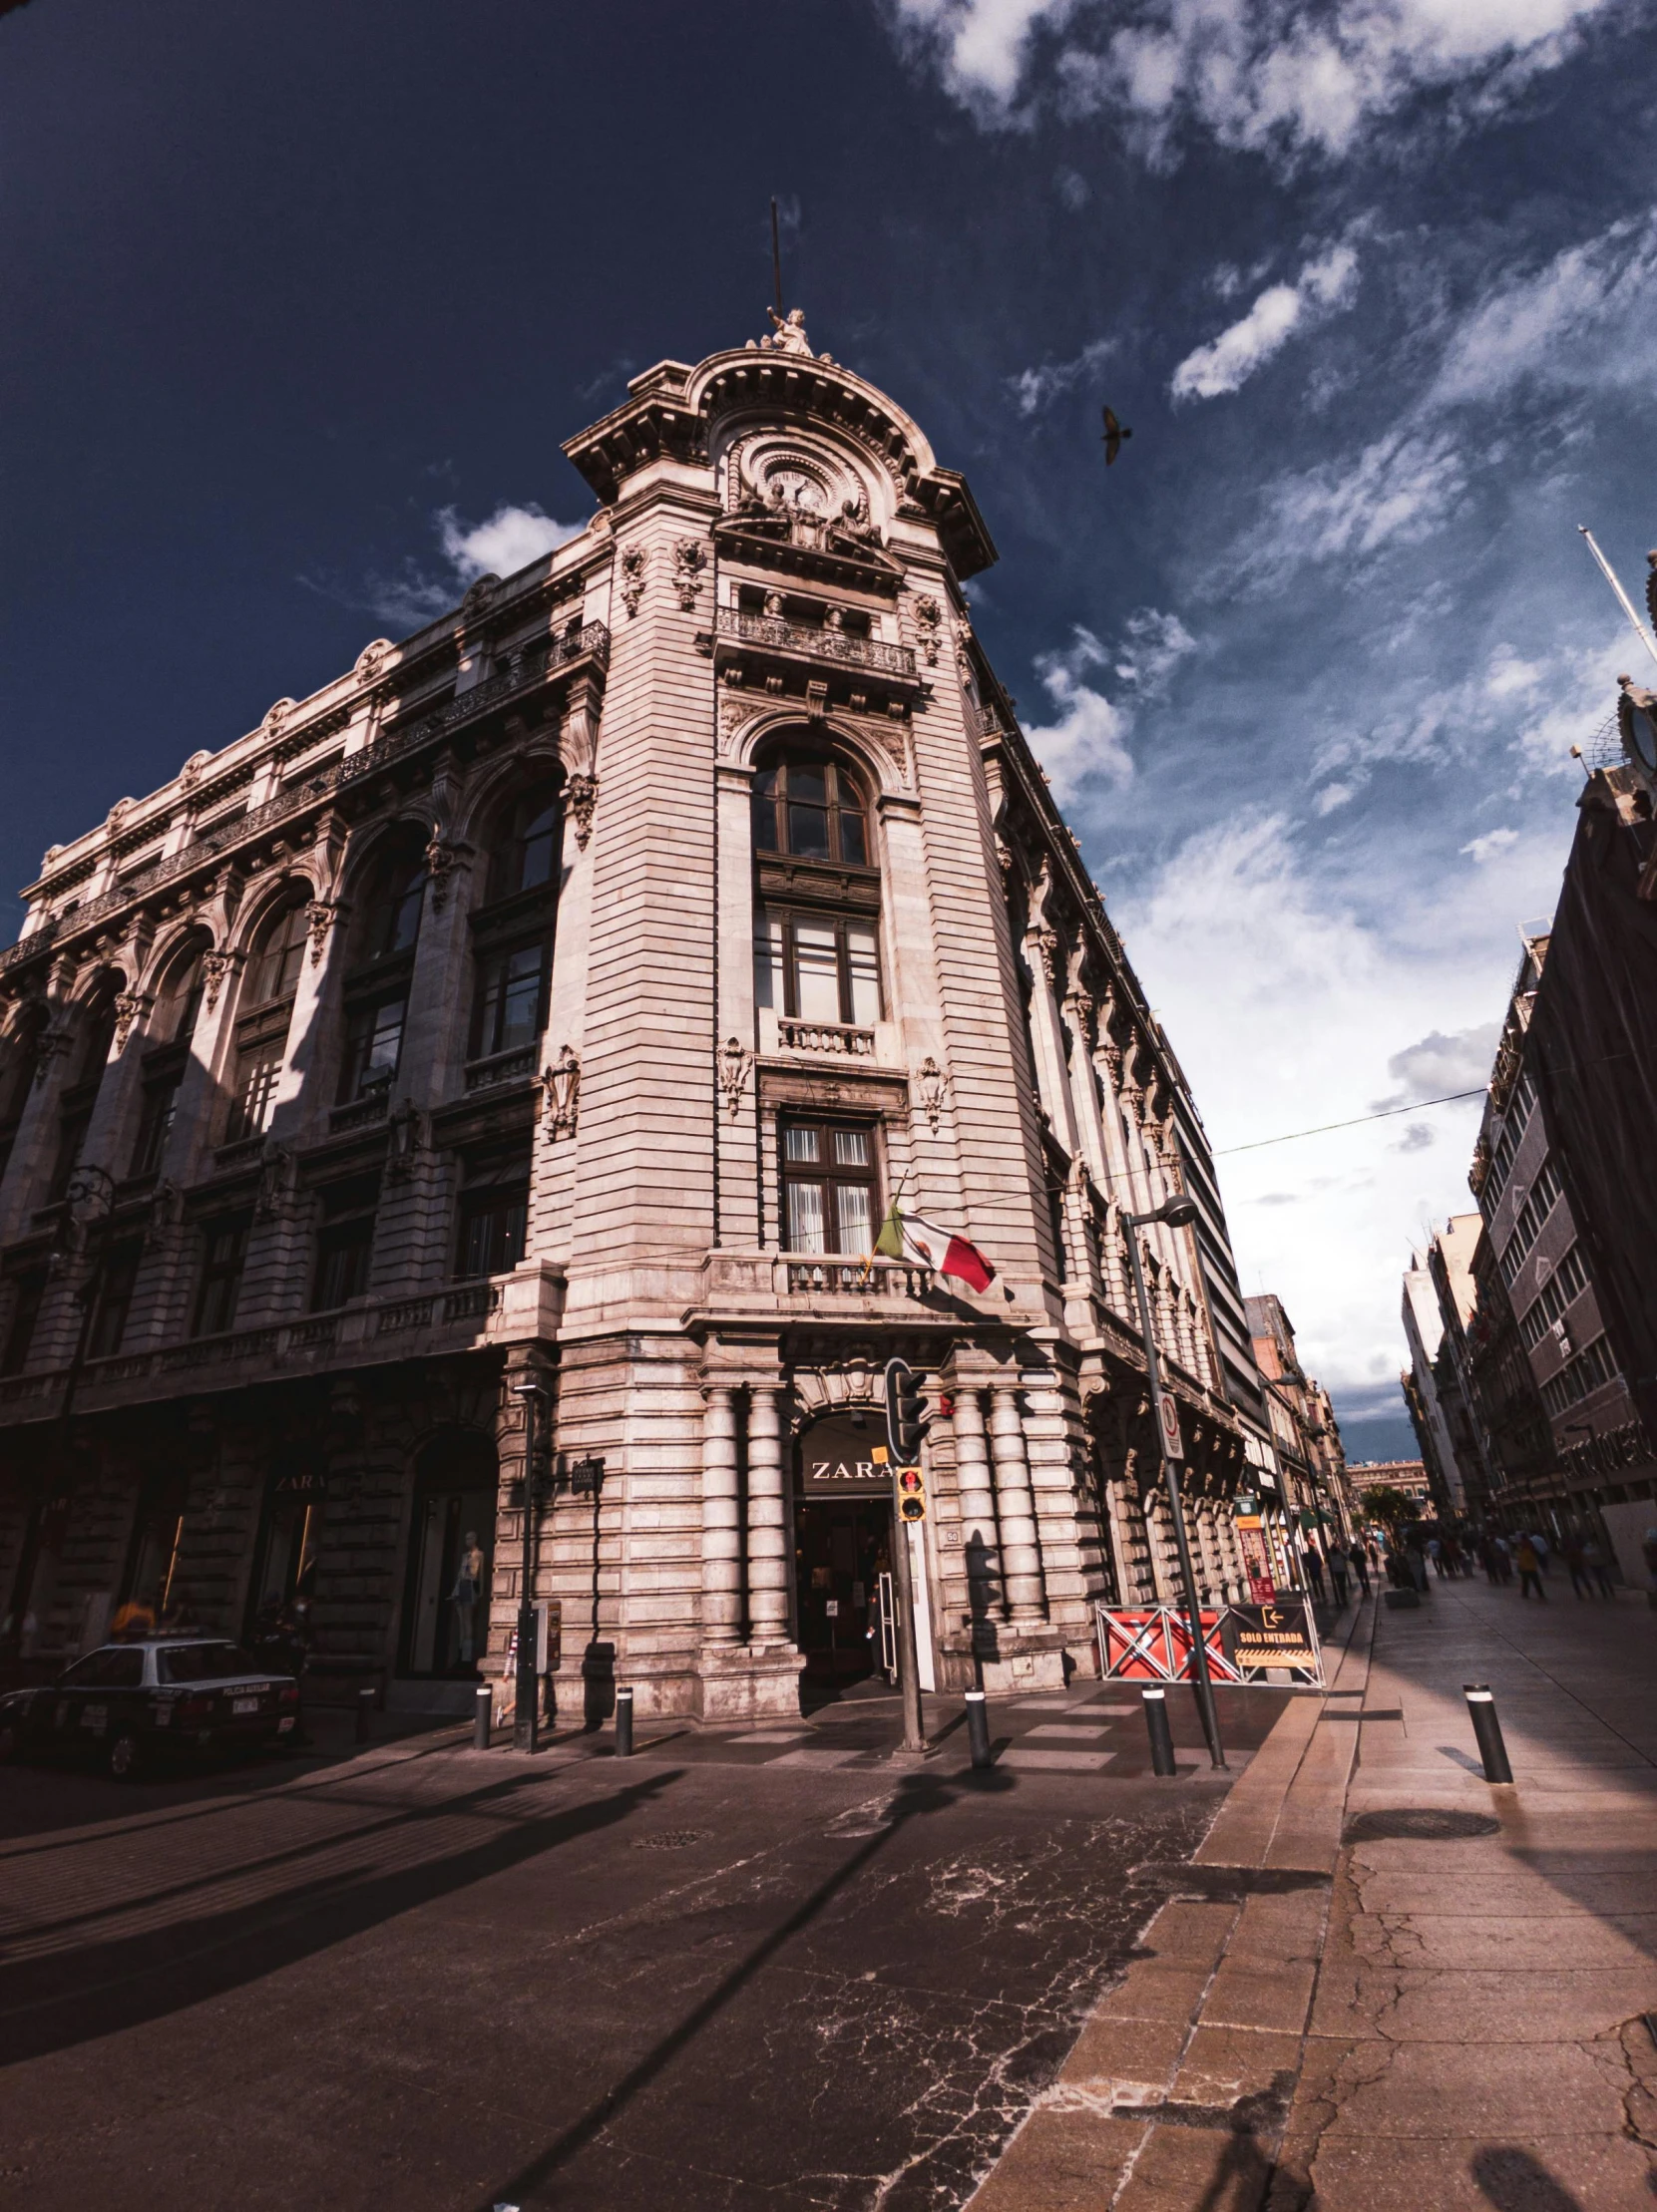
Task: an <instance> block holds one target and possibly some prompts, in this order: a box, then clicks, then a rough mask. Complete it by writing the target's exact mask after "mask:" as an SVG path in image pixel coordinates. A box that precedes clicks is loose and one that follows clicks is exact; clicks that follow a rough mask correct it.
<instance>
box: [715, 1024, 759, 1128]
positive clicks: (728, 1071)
mask: <svg viewBox="0 0 1657 2212" xmlns="http://www.w3.org/2000/svg"><path fill="white" fill-rule="evenodd" d="M753 1064H754V1056H753V1054H752V1053H751V1052H750V1051H749V1050H748V1048H747V1046H746V1045H745V1044H744V1043H743V1042H742V1040H741V1038H740V1037H727V1038H726V1039H725V1041H724V1043H723V1044H722V1045H721V1046H720V1048H719V1088H720V1089H721V1090H722V1091H723V1092H724V1094H725V1111H726V1112H727V1113H728V1114H729V1116H730V1118H731V1120H732V1121H734V1120H735V1119H736V1117H737V1115H738V1114H739V1113H740V1112H741V1111H742V1100H743V1097H744V1095H745V1093H746V1091H747V1088H748V1071H749V1069H750V1068H751V1067H752V1066H753Z"/></svg>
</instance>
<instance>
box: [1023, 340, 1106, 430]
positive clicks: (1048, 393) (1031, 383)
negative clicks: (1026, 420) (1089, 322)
mask: <svg viewBox="0 0 1657 2212" xmlns="http://www.w3.org/2000/svg"><path fill="white" fill-rule="evenodd" d="M1115 344H1116V341H1115V339H1114V338H1095V339H1094V341H1093V343H1092V344H1091V345H1089V346H1083V347H1082V349H1081V351H1080V352H1079V353H1078V354H1076V355H1075V356H1074V357H1073V358H1072V359H1070V360H1068V361H1043V362H1042V363H1041V366H1040V367H1039V368H1038V369H1021V370H1020V372H1019V374H1018V375H1017V376H1015V377H1010V378H1009V379H1008V384H1009V387H1010V389H1011V391H1012V393H1013V396H1014V398H1015V399H1016V400H1017V401H1018V403H1019V412H1020V414H1021V415H1038V414H1039V413H1040V412H1041V410H1042V408H1044V407H1050V406H1051V405H1052V403H1053V401H1054V400H1055V399H1060V398H1062V396H1063V395H1064V393H1066V392H1068V391H1071V390H1073V389H1074V387H1075V386H1076V385H1077V384H1079V383H1080V382H1081V380H1082V378H1083V377H1084V376H1091V375H1092V373H1093V372H1094V370H1095V369H1098V368H1099V367H1101V366H1102V364H1103V363H1104V361H1105V359H1106V357H1107V356H1108V355H1109V354H1110V353H1111V352H1112V351H1113V350H1114V347H1115Z"/></svg>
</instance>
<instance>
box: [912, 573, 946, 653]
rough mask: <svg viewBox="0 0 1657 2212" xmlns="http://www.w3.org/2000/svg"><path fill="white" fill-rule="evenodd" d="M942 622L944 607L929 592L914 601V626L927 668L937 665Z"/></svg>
mask: <svg viewBox="0 0 1657 2212" xmlns="http://www.w3.org/2000/svg"><path fill="white" fill-rule="evenodd" d="M943 622H944V609H943V608H942V607H941V606H940V605H939V604H938V601H937V600H936V599H935V598H934V597H933V596H932V594H931V593H930V592H928V593H926V594H925V595H924V596H923V597H921V598H919V599H917V600H916V601H915V628H916V630H917V632H918V634H919V636H920V640H921V657H922V659H923V660H924V661H925V662H926V664H927V666H928V667H929V668H936V667H937V665H938V632H939V630H940V629H941V628H942V627H943Z"/></svg>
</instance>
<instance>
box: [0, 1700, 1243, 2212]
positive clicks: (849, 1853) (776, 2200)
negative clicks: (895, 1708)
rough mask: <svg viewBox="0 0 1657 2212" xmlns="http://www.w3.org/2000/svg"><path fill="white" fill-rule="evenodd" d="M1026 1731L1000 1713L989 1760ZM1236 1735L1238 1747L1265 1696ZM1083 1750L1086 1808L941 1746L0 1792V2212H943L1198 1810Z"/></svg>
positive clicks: (331, 1772)
mask: <svg viewBox="0 0 1657 2212" xmlns="http://www.w3.org/2000/svg"><path fill="white" fill-rule="evenodd" d="M1076 1686H1077V1690H1078V1693H1085V1692H1086V1691H1087V1689H1088V1688H1089V1686H1090V1685H1086V1684H1078V1685H1076ZM1092 1686H1096V1685H1092ZM1051 1704H1052V1700H1050V1699H1047V1700H1044V1701H1043V1702H1042V1705H1041V1707H1040V1708H1039V1709H1031V1710H1028V1711H1026V1710H1023V1709H1018V1708H1013V1707H1009V1708H1008V1709H1007V1710H1006V1711H1003V1710H1002V1709H1000V1708H998V1709H997V1711H996V1713H995V1715H994V1719H993V1724H994V1726H995V1729H996V1732H997V1737H998V1741H1000V1742H1002V1743H1004V1744H1005V1743H1007V1742H1009V1741H1013V1742H1016V1741H1017V1738H1018V1736H1019V1734H1020V1733H1021V1731H1023V1730H1027V1729H1028V1728H1029V1727H1031V1726H1033V1725H1036V1724H1050V1723H1051V1721H1052V1719H1053V1712H1052V1710H1051V1709H1050V1707H1051ZM1231 1704H1232V1709H1231V1711H1230V1713H1229V1715H1228V1724H1229V1725H1230V1726H1231V1728H1232V1730H1233V1733H1234V1735H1235V1736H1236V1738H1237V1740H1239V1741H1240V1742H1242V1743H1245V1744H1246V1743H1248V1742H1250V1741H1252V1742H1253V1743H1255V1744H1258V1743H1259V1742H1260V1741H1261V1739H1262V1738H1263V1737H1264V1735H1265V1733H1266V1731H1267V1729H1268V1728H1269V1727H1270V1726H1271V1724H1272V1721H1273V1719H1274V1718H1275V1716H1276V1712H1277V1709H1278V1708H1277V1705H1276V1703H1275V1702H1274V1701H1272V1700H1271V1699H1269V1698H1268V1697H1267V1696H1265V1695H1264V1694H1263V1693H1260V1692H1239V1693H1233V1695H1232V1698H1231ZM1132 1717H1133V1718H1136V1717H1137V1716H1136V1715H1133V1716H1132ZM1179 1717H1180V1727H1181V1740H1182V1741H1183V1740H1185V1738H1186V1735H1187V1734H1188V1735H1189V1738H1190V1740H1191V1741H1193V1742H1194V1741H1195V1740H1196V1728H1195V1720H1194V1715H1184V1714H1182V1715H1180V1716H1179ZM937 1718H938V1720H939V1722H940V1724H942V1723H943V1722H944V1721H947V1720H949V1719H952V1718H954V1713H953V1711H951V1712H943V1711H941V1712H940V1713H939V1714H938V1715H937ZM821 1725H822V1728H823V1729H826V1730H828V1731H830V1732H831V1733H832V1732H834V1731H838V1737H837V1740H838V1739H840V1738H844V1739H845V1740H848V1741H850V1740H852V1739H853V1737H854V1736H855V1737H858V1739H859V1740H861V1738H862V1737H866V1738H867V1740H868V1744H869V1745H870V1746H873V1745H877V1744H878V1743H880V1742H882V1741H885V1742H890V1741H891V1740H892V1738H893V1737H894V1736H895V1732H896V1731H895V1714H894V1713H890V1712H887V1713H882V1712H878V1711H876V1712H866V1713H863V1714H862V1715H857V1714H850V1715H848V1714H847V1713H844V1712H842V1713H839V1714H833V1713H831V1714H829V1715H828V1716H827V1717H826V1718H825V1719H824V1720H823V1722H822V1724H821ZM1107 1729H1108V1730H1109V1731H1110V1734H1109V1740H1110V1741H1111V1742H1113V1743H1116V1742H1119V1744H1120V1751H1119V1753H1118V1755H1117V1767H1118V1768H1119V1771H1115V1772H1105V1773H1099V1772H1087V1773H1081V1772H1072V1771H1048V1770H1046V1769H1044V1768H1036V1769H1034V1770H1032V1769H1019V1768H1015V1767H1012V1766H1000V1765H998V1766H997V1767H995V1768H993V1769H992V1770H990V1771H988V1772H986V1773H982V1774H975V1773H974V1772H973V1771H972V1770H971V1768H970V1766H969V1765H968V1764H967V1760H966V1744H965V1740H964V1738H963V1737H962V1736H961V1734H960V1731H959V1730H957V1731H956V1733H955V1734H954V1735H950V1736H948V1737H946V1738H945V1740H944V1742H943V1744H942V1747H941V1749H940V1751H939V1753H938V1755H937V1756H935V1757H934V1758H932V1759H929V1760H928V1761H927V1762H926V1763H925V1764H924V1765H915V1764H908V1763H903V1762H896V1761H892V1760H890V1759H884V1758H882V1757H880V1756H878V1755H877V1754H876V1752H875V1751H874V1750H866V1751H865V1752H863V1753H860V1755H859V1762H858V1763H856V1764H852V1765H836V1766H832V1767H828V1766H825V1767H812V1766H797V1765H794V1766H787V1767H784V1766H781V1765H778V1764H775V1763H764V1762H762V1761H760V1760H759V1759H758V1757H757V1754H756V1751H755V1750H754V1749H752V1748H749V1747H748V1746H746V1745H744V1744H743V1743H742V1741H741V1740H740V1739H739V1738H737V1739H720V1738H717V1737H715V1736H713V1735H711V1734H707V1733H704V1734H701V1735H688V1734H685V1733H682V1732H680V1733H674V1732H670V1731H669V1732H664V1733H663V1734H662V1735H661V1736H659V1737H658V1738H657V1739H655V1740H654V1741H653V1742H648V1743H645V1744H643V1745H641V1748H640V1753H639V1755H638V1756H636V1757H634V1758H633V1759H632V1760H630V1761H628V1762H626V1763H624V1764H623V1763H621V1762H618V1761H616V1760H615V1759H614V1758H612V1757H610V1756H608V1755H602V1754H604V1753H605V1751H606V1750H607V1748H608V1738H605V1739H592V1738H589V1739H587V1740H586V1743H585V1745H584V1744H582V1743H580V1742H575V1741H572V1742H567V1743H565V1744H562V1745H560V1746H559V1747H558V1748H557V1749H556V1750H555V1751H554V1753H553V1754H552V1755H551V1756H548V1757H544V1758H540V1759H534V1760H532V1759H529V1758H524V1757H520V1756H518V1755H517V1754H515V1753H513V1752H510V1751H491V1752H485V1753H475V1752H472V1751H470V1750H469V1749H467V1748H465V1747H464V1745H463V1744H462V1743H461V1742H460V1741H459V1739H458V1737H457V1735H456V1733H455V1732H454V1731H449V1732H448V1733H446V1734H442V1733H438V1734H429V1735H412V1736H408V1737H405V1738H404V1739H402V1740H400V1741H396V1742H390V1741H386V1742H381V1743H379V1744H376V1745H375V1746H374V1747H373V1748H372V1749H370V1750H368V1751H365V1752H363V1753H361V1754H359V1755H353V1756H347V1757H343V1758H334V1759H327V1760H323V1759H318V1760H314V1761H310V1762H298V1763H297V1764H295V1765H294V1766H291V1767H287V1768H276V1769H271V1768H257V1769H239V1770H232V1771H231V1772H229V1773H227V1774H224V1775H220V1776H217V1777H213V1778H211V1779H210V1780H208V1779H202V1780H198V1781H186V1780H181V1781H179V1782H176V1783H156V1782H152V1783H149V1784H146V1785H144V1786H142V1787H140V1788H138V1789H135V1790H131V1791H127V1792H123V1791H122V1790H121V1788H120V1786H119V1785H115V1784H110V1783H106V1782H103V1781H101V1780H97V1779H95V1778H93V1777H90V1776H87V1775H79V1774H74V1773H69V1772H64V1771H60V1770H53V1769H49V1768H34V1767H27V1768H13V1769H10V1770H8V1772H7V1775H6V1781H5V1798H4V1805H3V1808H0V1834H6V1835H9V1837H10V1840H9V1841H5V1842H0V2195H6V2196H11V2197H13V2198H15V2199H16V2200H17V2201H20V2202H21V2201H27V2202H28V2204H29V2205H30V2207H31V2212H67V2208H69V2207H75V2208H76V2212H85V2208H86V2207H88V2206H93V2207H98V2206H104V2205H114V2204H118V2203H127V2202H130V2201H144V2202H158V2203H159V2202H173V2201H176V2202H180V2203H189V2204H191V2205H193V2206H199V2207H203V2208H205V2212H216V2208H218V2207H224V2208H226V2212H228V2208H229V2207H234V2208H235V2212H260V2208H263V2207H272V2208H274V2207H278V2206H279V2207H281V2208H283V2212H290V2208H291V2207H293V2206H294V2205H307V2204H310V2205H322V2206H326V2207H328V2208H329V2212H336V2208H354V2207H358V2206H360V2207H363V2208H364V2212H367V2208H368V2207H374V2208H376V2212H383V2207H385V2206H386V2205H388V2204H392V2205H395V2206H396V2207H397V2208H398V2212H426V2208H428V2207H429V2208H431V2212H438V2208H442V2212H457V2208H458V2212H470V2208H473V2207H480V2208H486V2212H487V2208H488V2207H490V2206H493V2205H494V2204H496V2203H497V2202H509V2203H514V2204H519V2205H522V2206H523V2207H525V2208H526V2212H528V2208H529V2207H531V2206H536V2207H541V2206H564V2205H569V2206H576V2205H580V2206H583V2207H590V2208H591V2207H600V2208H604V2212H629V2208H631V2207H634V2206H638V2207H643V2206H646V2205H647V2206H650V2207H651V2208H652V2212H653V2208H656V2207H659V2206H661V2205H662V2204H664V2203H667V2204H671V2205H672V2206H673V2207H674V2208H675V2212H680V2208H690V2212H704V2208H705V2212H749V2208H754V2212H757V2208H759V2207H766V2208H788V2212H792V2208H795V2207H799V2208H802V2212H804V2208H812V2212H815V2208H818V2207H821V2208H823V2212H865V2208H869V2212H873V2208H876V2207H889V2208H891V2212H919V2208H935V2207H936V2208H942V2207H945V2206H955V2205H959V2204H961V2203H963V2202H964V2201H965V2200H966V2199H967V2198H968V2197H969V2196H970V2195H971V2194H972V2192H973V2190H974V2188H975V2187H976V2185H977V2183H978V2181H979V2179H980V2178H981V2177H982V2176H983V2174H984V2173H985V2172H986V2171H988V2169H989V2168H990V2167H991V2166H992V2165H993V2163H994V2161H995V2158H996V2156H997V2154H998V2152H999V2151H1000V2149H1001V2147H1002V2145H1003V2144H1004V2143H1005V2142H1006V2140H1007V2138H1008V2137H1009V2135H1011V2133H1012V2132H1013V2130H1014V2129H1015V2128H1016V2127H1017V2125H1018V2124H1019V2121H1020V2120H1021V2119H1022V2118H1023V2116H1024V2114H1025V2113H1026V2111H1027V2110H1028V2109H1029V2107H1030V2105H1031V2102H1032V2100H1033V2099H1034V2098H1036V2097H1038V2096H1039V2095H1041V2094H1042V2093H1043V2092H1044V2091H1045V2090H1046V2089H1047V2087H1048V2085H1049V2084H1050V2083H1051V2081H1052V2080H1053V2078H1054V2077H1055V2075H1056V2074H1057V2072H1058V2070H1059V2069H1060V2067H1061V2066H1062V2064H1063V2063H1064V2060H1065V2057H1066V2054H1067V2053H1068V2052H1069V2050H1070V2048H1071V2045H1072V2044H1073V2043H1074V2041H1075V2038H1076V2035H1077V2032H1078V2030H1079V2028H1080V2027H1081V2025H1082V2023H1083V2021H1084V2020H1085V2019H1086V2017H1087V2015H1088V2012H1089V2010H1090V2008H1091V2007H1092V2005H1093V2003H1094V2002H1095V2000H1096V1999H1097V1998H1098V1996H1099V1994H1100V1992H1101V1990H1103V1989H1105V1988H1107V1987H1108V1986H1109V1985H1110V1983H1111V1981H1112V1980H1113V1978H1115V1977H1117V1976H1119V1974H1120V1973H1121V1971H1122V1970H1123V1968H1124V1966H1125V1965H1126V1964H1127V1963H1128V1962H1129V1961H1130V1959H1131V1958H1132V1956H1133V1953H1134V1949H1135V1945H1136V1942H1137V1939H1138V1938H1139V1936H1140V1934H1141V1932H1142V1931H1143V1929H1144V1927H1145V1926H1146V1924H1147V1922H1148V1921H1149V1920H1150V1919H1151V1917H1152V1915H1153V1914H1154V1913H1155V1911H1156V1910H1157V1908H1158V1906H1159V1905H1160V1904H1161V1903H1162V1902H1163V1900H1164V1899H1166V1898H1167V1897H1168V1896H1169V1894H1170V1891H1171V1890H1173V1889H1175V1888H1177V1886H1178V1885H1179V1884H1180V1883H1181V1882H1184V1881H1188V1880H1190V1879H1192V1878H1193V1877H1192V1874H1191V1870H1190V1866H1189V1861H1190V1855H1191V1853H1192V1851H1193V1849H1194V1848H1195V1847H1196V1845H1197V1844H1198V1843H1199V1841H1200V1839H1201V1837H1202V1835H1203V1833H1204V1831H1205V1830H1206V1829H1207V1827H1208V1825H1209V1823H1210V1821H1211V1820H1212V1817H1213V1814H1214V1811H1215V1809H1216V1806H1217V1805H1219V1804H1220V1803H1221V1802H1222V1801H1223V1798H1224V1794H1225V1788H1226V1782H1225V1780H1213V1779H1210V1778H1209V1777H1208V1775H1207V1773H1206V1771H1203V1770H1194V1769H1193V1770H1188V1771H1187V1773H1186V1774H1185V1775H1183V1776H1182V1778H1181V1779H1179V1780H1178V1781H1176V1782H1158V1781H1156V1780H1154V1779H1152V1778H1151V1777H1149V1776H1148V1775H1147V1774H1146V1773H1144V1771H1143V1766H1144V1764H1145V1762H1146V1759H1147V1756H1148V1754H1146V1752H1145V1751H1144V1748H1143V1745H1142V1742H1141V1741H1140V1740H1139V1739H1141V1738H1142V1737H1143V1727H1142V1724H1141V1725H1140V1726H1139V1729H1138V1735H1137V1737H1135V1736H1134V1734H1133V1733H1132V1731H1131V1728H1130V1724H1129V1721H1128V1720H1127V1719H1122V1720H1119V1721H1114V1722H1113V1721H1109V1720H1108V1719H1107V1717H1105V1716H1103V1715H1102V1713H1101V1716H1100V1718H1099V1720H1098V1724H1097V1729H1096V1732H1098V1733H1105V1732H1106V1730H1107ZM859 1731H861V1735H860V1736H859ZM595 1751H597V1752H599V1753H600V1754H601V1755H598V1756H595V1755H593V1754H594V1752H595ZM1220 1909H1221V1910H1222V1911H1227V1912H1229V1911H1232V1910H1234V1908H1232V1907H1221V1908H1220Z"/></svg>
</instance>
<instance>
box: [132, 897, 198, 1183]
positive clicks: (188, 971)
mask: <svg viewBox="0 0 1657 2212" xmlns="http://www.w3.org/2000/svg"><path fill="white" fill-rule="evenodd" d="M206 953H207V943H206V940H205V939H198V940H196V941H194V942H192V943H190V944H188V945H186V946H185V947H184V948H183V949H182V950H180V951H176V952H175V953H174V955H173V958H172V960H171V962H170V963H169V965H168V966H167V968H166V969H165V971H164V972H163V975H162V978H161V982H160V983H159V985H158V986H157V989H156V1003H155V1006H154V1009H153V1010H152V1012H151V1015H150V1020H149V1024H148V1026H147V1028H146V1030H145V1037H144V1042H145V1053H144V1087H143V1091H142V1093H141V1101H140V1106H139V1117H138V1139H137V1142H136V1143H135V1144H134V1146H133V1156H132V1160H131V1161H130V1163H129V1165H128V1169H127V1172H128V1174H129V1175H132V1176H139V1177H148V1176H152V1175H156V1174H158V1173H159V1172H160V1169H161V1163H162V1155H163V1154H164V1153H165V1152H166V1150H167V1140H168V1138H169V1137H170V1136H171V1135H172V1133H173V1119H174V1115H175V1112H176V1110H177V1108H178V1103H179V1086H180V1084H181V1083H182V1082H183V1081H184V1073H185V1062H186V1061H187V1059H188V1058H189V1056H190V1043H191V1039H192V1038H193V1037H194V1036H195V1034H196V1023H197V1020H198V1018H199V1017H200V1014H201V1011H202V981H203V978H202V962H203V958H204V956H205V955H206Z"/></svg>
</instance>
